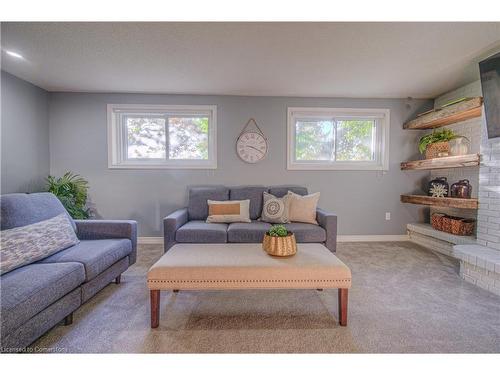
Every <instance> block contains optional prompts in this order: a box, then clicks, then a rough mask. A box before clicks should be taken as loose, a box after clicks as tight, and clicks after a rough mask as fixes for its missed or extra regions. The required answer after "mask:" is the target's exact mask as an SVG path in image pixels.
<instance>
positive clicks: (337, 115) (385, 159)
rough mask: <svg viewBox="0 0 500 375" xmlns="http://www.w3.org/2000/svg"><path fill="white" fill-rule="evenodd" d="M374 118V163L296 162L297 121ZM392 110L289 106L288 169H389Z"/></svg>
mask: <svg viewBox="0 0 500 375" xmlns="http://www.w3.org/2000/svg"><path fill="white" fill-rule="evenodd" d="M303 118H306V119H343V120H345V119H374V120H376V121H375V127H376V128H375V138H376V139H375V160H374V161H330V160H317V161H316V160H315V161H299V160H296V159H295V156H296V155H295V141H296V137H295V129H296V127H295V123H296V120H297V119H303ZM390 123H391V121H390V110H389V109H379V108H323V107H289V108H288V121H287V169H288V170H347V171H349V170H351V171H359V170H364V171H387V170H389V130H390Z"/></svg>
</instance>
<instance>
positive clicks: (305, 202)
mask: <svg viewBox="0 0 500 375" xmlns="http://www.w3.org/2000/svg"><path fill="white" fill-rule="evenodd" d="M288 194H289V195H290V210H289V216H290V221H297V222H299V223H310V224H316V225H318V222H317V221H316V209H317V208H318V201H319V193H314V194H309V195H298V194H295V193H293V192H291V191H289V192H288Z"/></svg>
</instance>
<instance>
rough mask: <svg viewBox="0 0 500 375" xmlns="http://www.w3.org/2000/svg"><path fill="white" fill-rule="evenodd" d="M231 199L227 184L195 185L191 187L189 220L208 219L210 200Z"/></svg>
mask: <svg viewBox="0 0 500 375" xmlns="http://www.w3.org/2000/svg"><path fill="white" fill-rule="evenodd" d="M209 199H210V200H213V201H227V200H229V188H227V187H225V186H193V187H190V188H189V201H188V217H189V220H206V218H207V216H208V204H207V201H208V200H209Z"/></svg>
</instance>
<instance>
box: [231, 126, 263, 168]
mask: <svg viewBox="0 0 500 375" xmlns="http://www.w3.org/2000/svg"><path fill="white" fill-rule="evenodd" d="M236 152H237V153H238V156H239V157H240V158H241V160H243V161H244V162H247V163H257V162H258V161H261V160H262V159H264V157H265V156H266V154H267V140H266V139H265V138H264V137H263V136H262V134H259V133H254V132H247V133H243V134H242V135H240V137H239V138H238V141H236Z"/></svg>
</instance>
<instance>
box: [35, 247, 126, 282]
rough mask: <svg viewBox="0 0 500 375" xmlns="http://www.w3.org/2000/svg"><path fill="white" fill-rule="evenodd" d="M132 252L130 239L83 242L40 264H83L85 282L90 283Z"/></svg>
mask: <svg viewBox="0 0 500 375" xmlns="http://www.w3.org/2000/svg"><path fill="white" fill-rule="evenodd" d="M131 252H132V242H131V241H130V240H129V239H109V240H83V241H81V242H80V243H79V244H78V245H75V246H72V247H70V248H68V249H66V250H63V251H60V252H58V253H56V254H54V255H52V256H50V257H48V258H45V259H43V260H41V261H40V262H39V263H61V262H78V263H82V264H83V266H84V267H85V281H89V280H92V279H93V278H94V277H96V276H97V275H99V274H100V273H101V272H103V271H105V270H106V269H108V268H109V267H110V266H112V265H113V264H115V263H116V262H118V261H119V260H120V259H122V258H125V257H126V256H128V255H129V254H130V253H131Z"/></svg>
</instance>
